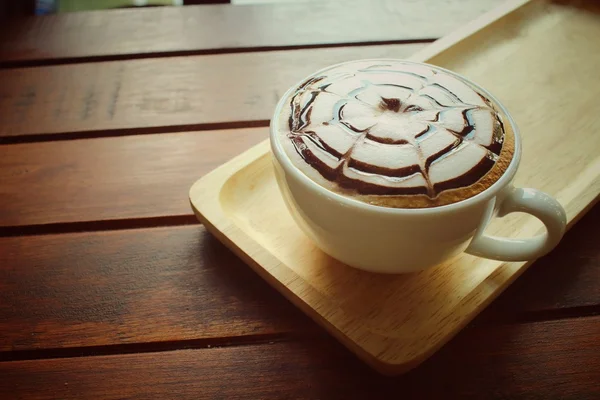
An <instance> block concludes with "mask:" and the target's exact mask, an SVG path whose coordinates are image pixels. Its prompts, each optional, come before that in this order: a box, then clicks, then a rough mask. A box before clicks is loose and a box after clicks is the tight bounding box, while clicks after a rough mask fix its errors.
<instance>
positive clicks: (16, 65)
mask: <svg viewBox="0 0 600 400" xmlns="http://www.w3.org/2000/svg"><path fill="white" fill-rule="evenodd" d="M437 39H438V38H423V39H402V40H380V41H364V42H352V43H323V44H307V45H293V46H265V47H232V48H222V49H203V50H187V51H165V52H155V53H138V54H111V55H98V56H86V57H70V58H56V59H35V60H17V61H0V69H22V68H35V67H48V66H56V65H70V64H81V63H100V62H109V61H128V60H143V59H147V58H172V57H191V56H209V55H220V54H238V53H259V52H272V51H289V50H312V49H328V48H343V47H361V46H382V45H398V44H429V43H433V42H434V41H436V40H437Z"/></svg>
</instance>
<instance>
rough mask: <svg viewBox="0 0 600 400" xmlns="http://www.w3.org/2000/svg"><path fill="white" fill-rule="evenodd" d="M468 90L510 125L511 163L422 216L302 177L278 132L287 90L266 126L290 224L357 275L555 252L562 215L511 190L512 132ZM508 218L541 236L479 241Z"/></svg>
mask: <svg viewBox="0 0 600 400" xmlns="http://www.w3.org/2000/svg"><path fill="white" fill-rule="evenodd" d="M364 61H369V60H364ZM373 61H386V60H373ZM387 61H389V60H387ZM395 61H398V60H395ZM329 68H331V67H328V68H327V69H329ZM434 68H439V67H434ZM444 71H446V72H448V73H450V74H453V75H455V76H458V77H460V78H461V79H464V80H467V79H466V78H465V77H463V76H460V75H459V74H456V73H454V72H451V71H447V70H444ZM317 73H318V72H317ZM305 79H306V78H305ZM305 79H303V80H302V81H300V82H303V81H304V80H305ZM467 81H468V82H471V81H469V80H467ZM300 82H299V83H300ZM471 83H472V84H473V85H474V86H475V87H477V88H478V89H479V90H480V91H481V92H482V93H484V94H485V95H486V96H487V97H488V98H489V99H491V100H492V101H493V102H494V103H495V104H497V105H498V107H500V109H501V110H502V111H503V113H504V114H505V115H506V116H507V118H508V121H505V122H508V123H510V124H511V125H512V127H513V130H514V134H515V152H514V156H513V159H512V161H511V163H510V165H509V167H508V168H507V170H506V172H505V173H504V174H503V175H502V176H501V177H500V179H498V181H496V182H495V183H494V184H493V185H492V186H491V187H489V188H488V189H486V190H485V191H483V192H481V193H479V194H477V195H475V196H473V197H471V198H468V199H465V200H463V201H460V202H457V203H453V204H449V205H444V206H440V207H432V208H421V209H402V208H389V207H382V206H376V205H371V204H367V203H364V202H361V201H359V200H355V199H353V198H351V197H347V196H342V195H340V194H338V193H335V192H332V191H330V190H327V189H325V188H324V187H322V186H321V185H319V184H317V183H316V182H314V181H313V180H311V179H310V178H308V177H307V176H306V175H305V174H304V173H303V172H302V171H300V170H299V169H298V167H296V166H295V165H294V164H293V163H292V162H291V160H290V159H289V157H288V156H287V154H286V152H285V150H284V149H283V147H282V144H281V142H280V135H279V134H278V132H277V127H278V126H279V121H278V118H279V114H280V111H281V107H283V106H284V105H285V99H287V98H288V96H289V94H290V93H291V92H292V91H293V90H294V88H296V87H297V86H298V85H294V86H293V87H291V88H290V89H289V90H288V92H287V93H286V94H285V95H284V96H283V97H282V99H281V100H280V102H279V104H278V105H277V107H276V109H275V113H274V117H273V119H272V120H271V133H270V142H271V150H272V153H273V156H274V157H273V163H274V167H275V174H276V178H277V183H278V186H279V188H280V191H281V193H282V195H283V198H284V201H285V203H286V205H287V207H288V209H289V211H290V212H291V214H292V216H293V217H294V220H295V221H296V223H297V224H298V225H299V226H300V227H301V229H302V230H303V231H304V232H305V233H306V234H307V235H308V236H309V237H310V238H311V239H312V240H313V241H314V242H315V244H316V245H317V246H318V247H319V248H320V249H321V250H323V251H324V252H325V253H327V254H329V255H330V256H332V257H333V258H336V259H338V260H340V261H342V262H343V263H345V264H348V265H350V266H352V267H355V268H359V269H362V270H367V271H372V272H382V273H404V272H412V271H418V270H422V269H425V268H428V267H432V266H435V265H437V264H440V263H442V262H443V261H445V260H448V259H449V258H451V257H453V256H455V255H457V254H459V253H461V252H463V251H464V252H466V253H469V254H473V255H476V256H479V257H484V258H489V259H494V260H503V261H528V260H533V259H535V258H538V257H541V256H543V255H544V254H546V253H548V252H549V251H550V250H552V249H553V248H554V247H555V246H556V245H557V244H558V242H559V241H560V239H561V238H562V236H563V234H564V232H565V227H566V215H565V211H564V209H563V208H562V206H561V205H560V203H558V201H557V200H555V199H554V198H553V197H551V196H549V195H547V194H546V193H543V192H541V191H539V190H536V189H529V188H527V189H523V188H515V187H514V186H513V185H512V180H513V178H514V176H515V174H516V172H517V168H518V167H519V161H520V158H521V147H522V146H521V138H520V135H519V130H518V127H517V125H516V124H515V122H514V120H513V119H512V117H511V116H510V114H509V113H508V111H507V110H506V108H505V107H504V106H503V105H502V104H501V103H500V102H499V101H498V100H497V99H496V98H495V97H494V96H493V95H492V94H491V93H489V92H488V91H487V90H485V89H483V88H481V87H480V86H478V85H476V84H475V83H473V82H471ZM512 212H524V213H528V214H531V215H533V216H535V217H537V218H538V219H540V220H541V221H542V222H543V223H544V225H545V226H546V232H544V233H543V234H541V235H538V236H535V237H532V238H525V239H512V238H501V237H494V236H488V235H486V234H485V233H484V230H485V228H486V226H487V225H488V223H489V222H490V220H491V219H492V218H493V217H495V216H497V217H503V216H504V215H506V214H509V213H512Z"/></svg>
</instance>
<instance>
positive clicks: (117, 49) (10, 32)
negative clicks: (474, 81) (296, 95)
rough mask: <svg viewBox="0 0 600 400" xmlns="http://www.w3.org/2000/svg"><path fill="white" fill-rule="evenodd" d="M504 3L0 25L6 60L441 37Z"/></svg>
mask: <svg viewBox="0 0 600 400" xmlns="http://www.w3.org/2000/svg"><path fill="white" fill-rule="evenodd" d="M497 4H498V2H497V1H495V0H484V1H482V0H444V1H439V0H426V1H419V2H416V1H410V0H402V1H394V0H349V1H343V2H339V1H324V2H314V3H311V4H302V3H300V4H257V5H244V6H239V5H236V6H230V5H212V6H201V7H185V8H181V7H180V8H175V7H161V8H153V9H145V10H144V9H142V10H140V9H136V10H111V11H102V12H79V13H72V14H62V15H54V16H48V17H44V18H43V19H42V18H29V19H20V20H15V21H13V22H12V23H10V24H7V25H5V26H4V27H3V28H2V30H1V31H0V32H1V33H0V65H1V64H4V65H7V64H8V65H24V64H26V65H28V64H35V63H38V64H39V63H40V62H42V63H43V62H46V63H53V62H65V61H67V62H69V61H81V60H106V59H115V58H125V57H140V56H142V57H148V56H160V55H169V54H198V53H206V52H208V53H210V52H228V51H242V50H243V51H252V50H261V49H271V48H280V49H281V48H290V47H303V46H324V45H347V44H357V43H378V42H379V43H381V42H396V43H397V42H402V41H412V40H423V39H435V38H438V37H440V36H443V35H445V34H447V33H449V32H451V31H452V30H454V29H456V28H458V27H459V26H461V25H462V24H464V23H466V22H468V21H470V20H471V19H473V18H476V17H478V16H479V15H480V14H481V13H483V12H485V11H487V10H489V9H490V8H492V7H495V6H496V5H497ZM365 16H368V18H366V17H365Z"/></svg>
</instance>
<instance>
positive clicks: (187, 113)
mask: <svg viewBox="0 0 600 400" xmlns="http://www.w3.org/2000/svg"><path fill="white" fill-rule="evenodd" d="M423 46H424V45H423V44H411V45H389V46H368V47H347V48H344V47H342V48H335V49H318V50H295V51H281V52H259V53H247V54H226V55H218V56H190V57H172V58H163V59H148V60H130V61H113V62H103V63H88V64H74V65H61V66H51V67H40V68H25V69H9V70H0V81H1V82H2V83H3V84H2V86H0V119H1V120H2V125H1V126H0V142H1V140H2V138H1V137H2V136H9V137H12V138H13V139H14V138H15V137H19V136H28V135H29V136H33V137H30V138H29V139H30V140H33V139H37V138H38V137H39V136H43V135H46V134H60V135H58V136H64V135H62V134H64V133H71V134H73V133H77V136H89V135H99V134H100V135H115V134H123V133H148V132H152V131H159V132H169V131H170V130H171V131H172V130H173V129H177V130H191V129H205V128H214V127H242V126H248V125H254V126H256V124H259V125H261V126H266V125H267V124H268V120H269V119H270V118H271V114H272V112H273V109H274V108H275V104H276V103H277V100H278V99H279V97H280V96H281V95H283V93H284V92H285V91H286V90H287V88H288V87H289V86H291V85H292V84H294V83H295V82H296V81H298V80H299V79H302V78H303V77H304V76H306V75H308V74H309V73H311V72H312V71H314V70H316V69H320V68H323V67H326V66H327V65H329V64H335V63H339V62H342V61H347V60H349V59H353V58H373V57H399V58H404V57H408V56H409V55H410V54H412V53H413V52H415V51H417V50H418V49H421V48H423ZM267 71H269V72H268V73H267ZM88 131H91V132H88Z"/></svg>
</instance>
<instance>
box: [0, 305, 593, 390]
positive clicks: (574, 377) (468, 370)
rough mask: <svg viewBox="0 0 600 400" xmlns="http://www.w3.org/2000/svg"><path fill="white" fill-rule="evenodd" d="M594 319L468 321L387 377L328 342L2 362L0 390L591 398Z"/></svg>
mask: <svg viewBox="0 0 600 400" xmlns="http://www.w3.org/2000/svg"><path fill="white" fill-rule="evenodd" d="M598 326H600V317H594V318H581V319H576V320H568V321H549V322H540V323H533V324H521V325H508V326H500V327H494V328H486V329H483V328H481V329H470V330H467V331H465V332H463V334H461V335H460V336H459V337H457V338H456V340H454V341H453V342H452V343H450V344H449V345H448V346H446V348H444V349H443V350H442V351H441V352H440V353H439V354H437V355H436V356H435V357H434V358H432V359H430V360H429V361H428V362H427V363H426V364H424V365H422V366H421V367H419V368H418V369H416V370H414V371H412V372H410V373H409V374H407V375H405V376H402V377H395V378H386V377H382V376H380V375H376V374H375V373H374V372H373V371H370V370H368V369H367V368H365V367H364V365H362V364H361V363H359V362H358V361H357V360H356V359H354V358H353V357H352V356H351V355H350V354H349V353H348V352H347V351H345V350H344V349H342V348H341V346H339V344H337V343H335V342H334V341H333V340H319V341H300V342H284V343H274V344H264V345H259V346H241V347H224V348H214V349H202V350H183V351H172V352H163V353H147V354H131V355H120V356H99V357H78V358H68V359H49V360H33V361H17V362H5V363H0V374H1V375H2V376H3V378H4V379H2V380H1V381H0V395H4V397H5V398H6V395H7V394H8V395H9V396H8V398H12V397H11V396H16V397H17V398H31V399H49V398H61V399H71V398H103V399H121V398H178V399H246V398H248V399H273V398H277V399H333V400H335V399H365V398H369V399H389V398H397V397H399V396H401V397H402V398H415V399H423V398H478V399H516V398H519V399H521V398H523V399H578V400H588V399H589V400H592V399H597V398H598V396H600V386H598V382H599V381H600V353H599V352H598V351H596V350H597V343H598V341H599V340H600V336H599V335H600V332H599V331H598ZM533 349H535V350H533Z"/></svg>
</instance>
